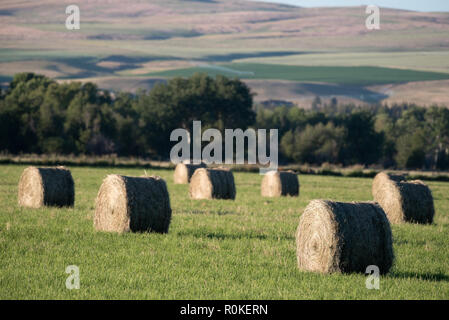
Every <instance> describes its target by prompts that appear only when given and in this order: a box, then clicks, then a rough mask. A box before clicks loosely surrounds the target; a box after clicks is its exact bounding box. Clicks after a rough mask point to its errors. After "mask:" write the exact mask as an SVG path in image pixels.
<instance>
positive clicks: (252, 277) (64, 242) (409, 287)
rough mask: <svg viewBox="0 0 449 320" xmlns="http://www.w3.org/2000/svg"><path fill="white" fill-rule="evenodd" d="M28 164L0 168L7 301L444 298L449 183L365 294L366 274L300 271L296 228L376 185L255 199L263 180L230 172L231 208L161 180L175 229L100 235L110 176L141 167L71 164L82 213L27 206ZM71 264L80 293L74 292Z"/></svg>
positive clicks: (334, 180) (401, 231)
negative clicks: (323, 205) (318, 204)
mask: <svg viewBox="0 0 449 320" xmlns="http://www.w3.org/2000/svg"><path fill="white" fill-rule="evenodd" d="M24 168H25V166H19V165H1V166H0V299H37V298H42V299H95V298H98V299H117V298H123V299H437V298H438V299H448V298H449V264H448V257H449V237H448V232H449V228H448V226H449V213H448V210H449V199H448V194H449V183H444V182H429V185H430V187H431V189H432V191H433V194H434V198H435V206H436V218H435V223H434V224H433V225H430V226H421V225H413V224H407V225H399V226H396V225H395V226H393V235H394V249H395V254H396V261H395V266H394V267H393V269H392V270H391V272H390V273H389V274H388V275H386V276H384V277H382V278H381V280H380V290H368V289H366V287H365V280H366V277H365V276H364V275H362V274H350V275H343V274H333V275H319V274H313V273H308V272H301V271H299V270H298V269H297V267H296V257H295V238H294V233H295V230H296V227H297V225H298V221H299V217H300V215H301V213H302V211H303V209H304V208H305V206H306V205H307V204H308V202H309V201H310V200H312V199H315V198H329V199H335V200H340V201H352V200H370V199H371V179H363V178H343V177H326V176H314V175H301V176H300V181H301V195H300V197H299V198H283V199H265V198H261V197H260V195H259V194H260V182H261V179H262V178H261V176H260V175H258V174H255V173H235V180H236V185H237V198H236V200H235V201H221V200H214V201H192V200H190V199H189V196H188V186H187V185H174V184H173V183H172V180H173V179H172V171H169V170H152V171H148V170H147V172H148V173H149V174H150V173H151V174H158V175H160V176H162V177H163V178H165V179H166V181H167V183H168V189H169V192H170V197H171V205H172V209H173V217H172V223H171V226H170V231H169V233H168V234H165V235H162V234H148V233H143V234H132V233H129V234H123V235H119V234H108V233H99V232H95V231H94V229H93V222H92V217H93V211H94V199H95V196H96V194H97V191H98V188H99V187H100V184H101V182H102V179H103V178H104V177H105V176H106V175H107V174H110V173H119V174H126V175H142V174H143V173H144V172H143V169H114V168H86V167H85V168H80V167H75V168H72V175H73V177H74V180H75V184H76V203H75V208H72V209H69V208H64V209H57V208H47V209H37V210H33V209H23V208H19V207H18V205H17V183H18V180H19V177H20V174H21V172H22V170H23V169H24ZM68 265H77V266H78V267H79V269H80V276H81V281H80V282H81V283H80V285H81V287H80V289H79V290H68V289H66V287H65V281H66V277H67V276H68V274H66V273H65V269H66V267H67V266H68Z"/></svg>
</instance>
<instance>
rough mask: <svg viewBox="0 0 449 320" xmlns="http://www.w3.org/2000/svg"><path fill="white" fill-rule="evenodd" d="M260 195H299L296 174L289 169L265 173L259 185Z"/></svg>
mask: <svg viewBox="0 0 449 320" xmlns="http://www.w3.org/2000/svg"><path fill="white" fill-rule="evenodd" d="M261 194H262V197H280V196H292V197H297V196H298V195H299V181H298V175H297V174H296V173H294V172H290V171H282V172H279V171H270V172H268V173H267V174H265V177H264V178H263V179H262V185H261Z"/></svg>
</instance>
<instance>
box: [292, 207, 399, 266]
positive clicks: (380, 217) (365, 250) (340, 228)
mask: <svg viewBox="0 0 449 320" xmlns="http://www.w3.org/2000/svg"><path fill="white" fill-rule="evenodd" d="M296 254H297V263H298V268H299V269H301V270H305V271H313V272H318V273H334V272H342V273H348V272H361V273H364V272H365V271H366V267H368V266H369V265H376V266H378V267H379V270H380V272H381V273H382V274H385V273H387V272H388V271H389V270H390V268H391V266H392V265H393V261H394V252H393V246H392V233H391V228H390V224H389V222H388V219H387V217H386V215H385V213H384V212H383V210H382V208H381V207H380V206H379V205H378V204H376V203H374V202H359V203H355V202H353V203H344V202H334V201H330V200H313V201H311V202H310V203H309V205H308V206H307V207H306V209H305V210H304V213H303V214H302V216H301V218H300V222H299V225H298V228H297V230H296Z"/></svg>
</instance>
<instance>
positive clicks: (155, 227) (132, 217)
mask: <svg viewBox="0 0 449 320" xmlns="http://www.w3.org/2000/svg"><path fill="white" fill-rule="evenodd" d="M171 213H172V210H171V207H170V197H169V194H168V191H167V185H166V184H165V181H164V180H163V179H161V178H160V177H157V176H151V177H127V176H121V175H116V174H112V175H108V176H107V177H106V178H105V179H104V180H103V184H102V185H101V187H100V190H99V191H98V195H97V198H96V201H95V217H94V226H95V229H96V230H99V231H112V232H119V233H122V232H129V231H132V232H146V231H155V232H160V233H167V232H168V228H169V225H170V220H171Z"/></svg>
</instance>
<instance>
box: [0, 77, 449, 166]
mask: <svg viewBox="0 0 449 320" xmlns="http://www.w3.org/2000/svg"><path fill="white" fill-rule="evenodd" d="M194 120H201V121H202V129H203V130H206V129H208V128H217V129H219V130H221V131H224V129H225V128H241V129H243V130H245V129H247V128H250V127H251V128H255V129H259V128H260V129H278V130H279V145H280V155H279V156H280V160H281V161H283V162H285V163H287V162H294V163H309V164H317V165H319V164H322V163H333V164H342V165H352V164H362V165H374V164H378V165H382V166H384V167H396V168H413V169H422V168H428V169H440V170H445V169H449V110H448V109H446V108H441V107H430V108H423V107H419V106H415V105H394V106H384V105H373V106H370V107H366V106H363V107H362V106H355V105H340V104H338V103H337V101H336V99H333V100H332V101H331V102H330V103H329V104H322V103H321V101H319V99H317V100H316V101H315V102H314V104H313V108H312V109H310V110H305V109H300V108H297V107H295V106H291V105H290V106H279V107H276V108H265V107H263V106H261V105H255V104H254V102H253V94H252V93H251V91H250V89H249V88H248V87H247V86H246V85H245V83H243V82H241V81H240V80H238V79H229V78H226V77H224V76H217V77H215V78H212V77H209V76H207V75H206V74H201V73H198V74H195V75H194V76H192V77H190V78H187V79H185V78H174V79H171V80H169V81H168V82H167V83H159V84H157V85H156V86H155V87H154V88H153V89H151V90H150V91H145V90H139V91H137V92H136V93H135V94H132V93H128V92H119V93H116V94H113V93H110V92H109V91H107V90H100V89H99V88H98V87H97V86H96V85H95V84H92V83H89V82H88V83H80V82H70V83H58V82H56V81H54V80H52V79H50V78H47V77H45V76H42V75H36V74H33V73H19V74H16V75H15V76H14V78H13V80H12V81H11V83H10V84H9V86H8V88H6V90H2V91H0V151H3V152H9V153H13V154H19V153H37V154H42V153H54V154H75V155H80V154H87V155H103V154H117V155H119V156H139V157H148V158H152V159H168V158H169V153H170V149H171V147H172V145H173V144H174V143H175V142H170V133H171V132H172V131H173V130H174V129H177V128H184V129H187V130H190V129H191V126H192V122H193V121H194Z"/></svg>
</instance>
